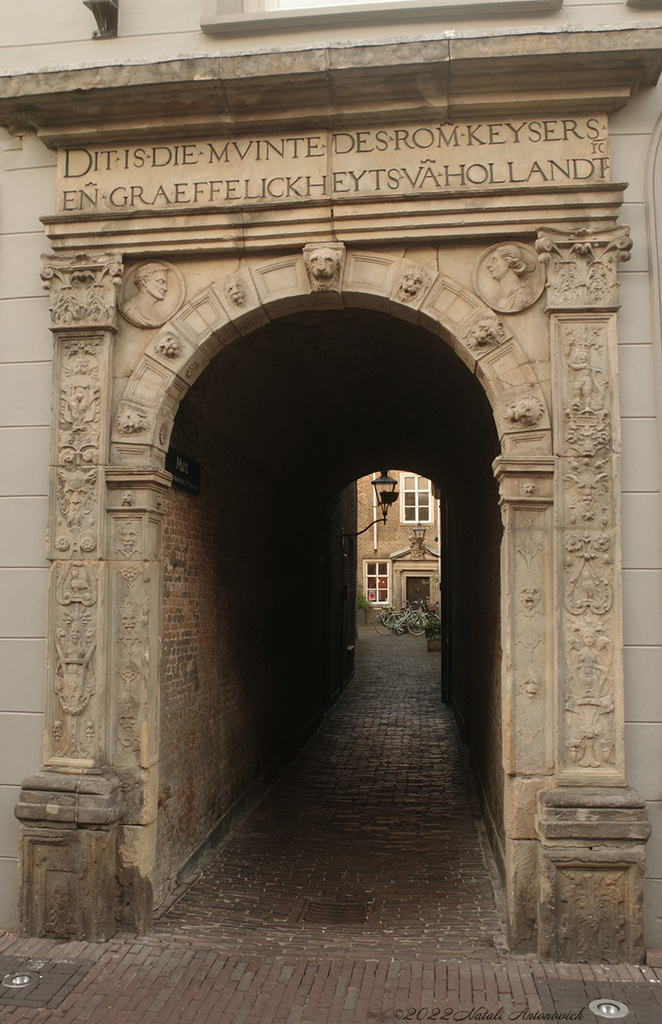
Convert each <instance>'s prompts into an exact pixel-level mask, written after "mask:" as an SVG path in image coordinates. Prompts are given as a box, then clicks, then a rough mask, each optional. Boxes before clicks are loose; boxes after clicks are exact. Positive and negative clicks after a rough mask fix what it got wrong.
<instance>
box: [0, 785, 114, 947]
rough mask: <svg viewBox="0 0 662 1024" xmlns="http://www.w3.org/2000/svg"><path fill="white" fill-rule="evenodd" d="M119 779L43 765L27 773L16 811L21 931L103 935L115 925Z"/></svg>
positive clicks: (89, 936)
mask: <svg viewBox="0 0 662 1024" xmlns="http://www.w3.org/2000/svg"><path fill="white" fill-rule="evenodd" d="M121 810H122V791H121V789H120V783H119V780H118V779H117V778H116V777H115V776H113V775H112V774H110V773H84V774H81V773H78V772H76V773H73V772H71V773H70V772H60V771H57V770H55V769H45V770H44V771H42V772H39V773H38V774H37V775H33V776H31V777H30V778H29V779H26V780H25V781H24V783H23V786H22V788H21V795H20V798H19V803H18V805H17V807H16V812H15V813H16V817H17V818H18V819H19V820H20V821H21V830H20V840H19V885H20V890H19V927H20V932H21V934H22V935H35V936H48V937H51V938H57V939H86V940H88V941H91V942H103V941H106V940H107V939H110V938H112V936H113V935H114V934H115V929H116V906H117V882H116V871H117V828H118V826H117V823H118V821H119V818H120V816H121Z"/></svg>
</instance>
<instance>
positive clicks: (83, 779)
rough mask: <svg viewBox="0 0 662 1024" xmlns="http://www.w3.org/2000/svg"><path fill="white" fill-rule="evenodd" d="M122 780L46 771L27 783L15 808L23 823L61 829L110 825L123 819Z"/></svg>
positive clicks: (102, 776)
mask: <svg viewBox="0 0 662 1024" xmlns="http://www.w3.org/2000/svg"><path fill="white" fill-rule="evenodd" d="M122 803H123V799H122V789H121V786H120V781H119V779H118V778H117V777H116V776H115V775H113V774H111V773H110V772H106V773H98V774H97V773H95V774H92V773H89V774H87V773H86V774H78V773H76V774H74V773H68V772H67V773H64V772H58V771H54V770H49V769H44V770H43V771H41V772H37V773H36V774H35V775H31V776H30V777H29V778H27V779H25V780H24V782H23V785H22V786H21V792H20V796H19V800H18V804H17V805H16V808H15V812H14V813H15V814H16V817H17V818H18V819H19V821H23V822H29V823H32V824H34V823H36V822H44V823H46V824H51V823H52V824H56V823H57V824H58V825H60V826H61V825H63V824H64V825H67V824H69V825H72V826H78V825H110V824H113V823H114V822H116V821H119V819H120V817H121V815H122Z"/></svg>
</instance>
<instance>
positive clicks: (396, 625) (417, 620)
mask: <svg viewBox="0 0 662 1024" xmlns="http://www.w3.org/2000/svg"><path fill="white" fill-rule="evenodd" d="M426 614H427V613H426V612H424V611H423V609H422V608H420V607H419V608H411V607H410V608H403V609H402V610H401V611H400V612H396V610H395V608H382V610H381V611H380V612H379V614H378V616H377V618H376V619H375V622H374V626H375V630H376V631H377V632H378V633H379V634H380V636H387V635H388V634H389V633H393V634H394V635H395V636H402V634H403V633H411V635H412V636H423V633H424V632H425V618H424V616H425V615H426Z"/></svg>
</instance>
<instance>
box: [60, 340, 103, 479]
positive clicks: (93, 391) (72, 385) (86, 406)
mask: <svg viewBox="0 0 662 1024" xmlns="http://www.w3.org/2000/svg"><path fill="white" fill-rule="evenodd" d="M101 351H102V342H100V341H98V340H95V339H85V340H77V339H66V340H63V342H62V345H61V357H60V358H61V362H60V398H59V435H58V462H59V463H60V465H64V466H89V465H94V464H95V463H97V462H98V460H99V430H100V417H101V365H100V361H101Z"/></svg>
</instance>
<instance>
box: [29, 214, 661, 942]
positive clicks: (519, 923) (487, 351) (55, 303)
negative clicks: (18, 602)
mask: <svg viewBox="0 0 662 1024" xmlns="http://www.w3.org/2000/svg"><path fill="white" fill-rule="evenodd" d="M502 248H504V249H506V248H507V246H503V247H502ZM517 248H518V251H519V254H520V256H522V257H526V258H528V259H531V258H532V257H531V255H530V254H531V253H532V252H533V250H530V249H529V247H528V246H526V245H525V244H523V243H520V244H519V245H518V246H517ZM628 248H629V240H628V238H627V234H626V233H625V232H624V231H621V230H618V229H616V230H613V231H609V232H604V233H600V234H597V233H595V234H588V233H586V232H579V233H576V234H572V235H566V234H563V233H560V232H558V231H554V230H549V231H543V232H541V233H540V236H539V238H538V241H537V250H538V255H539V258H540V260H541V261H542V263H541V267H545V268H546V270H547V284H546V288H547V304H546V312H545V311H544V309H542V308H541V311H540V314H539V320H540V327H539V329H540V330H543V331H544V332H545V334H546V336H547V337H548V340H549V360H548V364H547V365H548V369H549V372H550V373H551V380H552V390H551V392H548V394H547V395H546V393H545V388H544V386H543V383H544V381H545V373H542V374H541V373H540V363H538V366H537V367H536V368H535V369H534V367H533V366H532V363H531V360H530V359H528V358H527V356H526V355H525V354H524V352H523V351H522V348H521V347H520V345H519V344H518V342H517V341H516V339H515V337H514V335H513V333H511V330H510V328H509V326H507V325H506V323H505V317H504V319H501V318H500V317H499V316H497V315H496V314H495V312H494V310H493V309H492V308H490V307H488V306H487V305H486V304H485V303H484V302H483V301H482V300H481V299H480V298H479V297H478V296H477V295H476V294H475V292H473V291H471V290H468V289H466V288H463V287H461V286H460V285H458V284H457V283H455V282H454V281H453V280H452V279H451V278H449V277H448V276H446V275H445V274H444V273H441V272H433V271H432V270H431V269H430V267H429V266H425V265H423V264H415V263H414V262H413V261H412V260H411V259H408V258H406V257H405V258H403V257H402V256H401V255H399V254H395V253H393V251H392V250H389V248H388V247H385V248H383V249H381V250H380V251H379V252H376V251H368V250H364V249H358V248H357V249H354V248H352V249H350V248H349V247H348V248H346V247H345V246H344V245H342V244H341V243H334V244H327V245H319V244H312V245H309V246H306V247H305V248H304V250H303V251H302V252H299V253H291V254H289V255H285V256H282V255H281V256H277V257H276V258H252V259H244V260H243V261H242V263H241V266H240V268H239V270H238V271H234V272H233V273H232V274H230V275H225V276H224V277H221V278H220V279H219V280H217V281H215V282H214V283H213V284H212V285H211V286H210V287H208V288H206V289H204V290H203V291H201V292H200V293H198V294H197V295H195V296H194V297H193V298H192V299H191V301H189V302H188V303H186V304H185V305H183V306H182V307H181V308H180V309H179V310H178V312H177V313H176V314H175V315H174V316H173V317H171V318H170V319H169V320H168V321H167V323H166V324H165V325H164V326H163V327H162V328H161V329H160V330H152V331H151V332H150V333H149V340H148V342H147V345H146V348H145V351H144V353H143V354H142V356H141V357H140V358H139V359H138V361H137V362H136V364H135V366H134V367H133V369H132V372H131V375H130V378H129V380H128V382H127V383H126V384H125V385H124V386H123V387H122V389H121V392H120V399H119V404H118V406H117V408H116V410H115V411H114V412H113V414H112V418H111V411H110V410H111V402H112V398H111V388H112V383H113V341H114V335H115V332H116V330H117V326H118V319H117V295H118V290H119V289H120V285H121V280H122V275H121V271H122V266H121V256H120V254H114V255H110V256H106V255H103V256H96V255H95V256H90V257H85V256H82V255H80V254H78V255H76V256H75V257H74V258H73V259H70V258H67V257H59V258H58V257H55V258H48V259H47V260H46V263H45V269H44V279H45V282H46V285H47V287H48V288H49V290H50V294H51V308H52V315H53V330H54V332H55V335H56V339H57V357H56V364H55V380H56V396H57V403H56V409H57V421H56V424H55V429H54V436H53V455H54V458H53V470H52V473H53V477H52V526H51V536H50V544H51V559H52V565H51V577H50V579H51V583H50V620H49V621H50V636H49V668H48V673H49V684H48V689H47V695H48V703H47V729H46V758H45V764H46V767H45V768H44V770H43V771H42V772H41V773H39V774H38V775H37V776H34V777H33V778H31V779H28V780H26V781H25V783H24V785H23V790H22V793H21V801H20V804H19V808H18V814H19V817H20V818H21V820H22V822H23V829H22V845H21V871H22V905H21V915H22V926H23V929H24V930H25V931H26V932H28V933H36V934H44V933H49V934H56V935H61V936H64V935H79V936H82V935H86V936H88V937H93V938H104V937H107V936H109V935H111V934H112V933H113V930H114V927H115V925H114V922H115V918H116V916H117V914H118V913H119V911H118V908H117V907H116V906H115V902H114V899H113V893H114V891H115V876H116V875H117V876H118V878H119V881H120V887H121V890H122V893H121V899H122V901H123V910H122V913H123V915H124V917H125V919H128V920H130V921H132V922H133V923H134V924H136V925H138V926H139V927H146V926H148V923H149V920H150V913H151V902H150V900H151V886H150V879H151V876H152V873H153V869H154V863H153V858H154V849H155V831H156V784H157V783H156V780H157V771H158V756H159V754H158V746H159V738H158V706H159V705H158V687H159V658H158V638H159V634H160V614H161V613H160V607H161V606H160V600H161V598H160V566H159V525H160V517H161V512H162V507H163V499H162V495H163V491H164V488H166V487H168V485H169V476H168V474H166V473H165V471H164V469H163V462H164V458H165V453H166V450H167V448H168V442H169V437H170V431H171V427H172V423H173V419H174V416H175V413H176V410H177V406H178V403H179V401H180V400H181V398H182V397H183V395H184V394H185V392H186V390H187V389H188V388H189V387H190V385H191V384H192V383H193V382H194V381H195V380H196V378H197V377H198V376H199V375H200V374H201V373H203V372H204V370H205V368H206V366H207V365H208V363H209V361H210V360H211V359H212V358H213V357H214V355H215V354H216V353H217V352H218V351H219V350H220V349H221V348H222V347H223V346H225V345H227V344H241V335H243V334H246V333H249V332H250V331H251V330H254V329H255V327H256V326H257V325H259V324H262V323H264V322H265V319H266V318H267V317H269V318H273V317H277V316H278V315H279V314H280V313H281V312H282V311H283V310H287V311H288V312H294V311H297V310H308V309H310V308H318V309H332V308H339V307H341V306H342V305H343V304H344V303H346V302H349V303H351V304H353V305H359V306H360V305H362V304H366V305H367V304H369V305H370V306H371V307H372V308H375V307H378V308H382V309H388V310H389V311H390V312H391V313H392V315H394V316H399V317H402V318H404V319H411V318H416V319H417V320H418V322H419V323H421V324H423V325H425V326H427V327H428V328H429V329H430V330H431V331H434V332H435V333H436V334H437V335H439V336H440V337H439V344H440V345H443V344H447V343H450V344H452V345H453V346H454V348H455V350H456V352H457V353H458V355H459V356H460V357H461V358H462V360H463V361H464V362H465V363H467V364H468V365H469V366H470V367H471V368H472V369H473V371H474V373H476V374H477V375H478V377H479V379H480V380H481V382H482V383H483V386H484V387H485V390H486V392H487V394H488V396H489V399H490V402H491V404H492V409H493V412H494V417H495V421H496V423H497V425H498V429H499V434H500V437H501V448H502V454H501V456H500V457H499V458H498V459H497V460H496V463H495V467H494V468H495V473H496V475H497V477H498V480H499V482H500V486H501V495H502V514H503V521H504V526H505V533H504V540H503V597H502V613H503V623H504V636H503V639H504V650H505V659H504V669H503V702H504V710H505V715H504V749H505V770H506V779H507V783H506V821H505V829H506V836H507V841H506V876H507V898H508V908H509V926H510V935H511V940H512V942H513V945H515V946H517V947H519V948H531V947H532V946H534V945H535V943H536V941H537V942H538V945H539V948H540V951H541V953H542V954H543V955H545V956H551V957H560V958H563V959H568V958H570V959H573V958H577V957H583V956H594V957H595V956H598V955H599V956H601V957H611V958H617V959H626V960H627V959H632V958H636V957H638V956H639V955H640V953H641V949H642V924H641V905H640V904H641V886H642V874H643V842H644V841H645V839H646V836H647V829H648V827H647V824H646V819H645V814H644V811H643V807H642V804H641V802H640V801H639V800H638V799H637V797H636V795H635V794H634V793H633V792H632V791H631V790H629V789H628V788H627V787H626V785H625V775H624V760H623V732H624V729H623V697H622V666H621V639H620V629H621V625H620V622H621V616H620V574H619V530H618V506H617V501H616V496H617V494H618V481H619V465H618V461H619V457H618V415H617V404H616V403H617V387H616V375H615V365H616V364H615V342H616V335H615V318H616V304H617V292H616V289H617V285H616V271H617V266H618V263H619V261H620V260H623V259H627V258H628ZM483 258H484V254H481V255H480V256H479V263H480V260H482V259H483ZM148 265H151V266H152V267H153V266H154V263H153V262H152V264H148ZM527 265H528V266H529V271H528V273H529V275H530V277H531V278H532V281H534V282H535V279H536V275H538V274H541V273H542V271H541V270H539V268H538V267H536V268H535V269H534V267H533V263H528V264H527ZM159 266H160V267H161V270H162V273H163V274H164V275H165V276H166V278H168V277H172V278H173V279H175V278H177V270H176V268H175V267H174V266H173V265H172V264H170V263H168V262H165V261H162V262H160V264H159ZM184 272H185V268H184ZM134 277H135V275H134ZM126 294H127V293H126V292H121V291H120V295H124V296H126ZM123 301H128V299H126V298H125V299H124V300H123ZM510 323H512V318H511V319H510ZM547 325H549V327H547ZM443 339H448V341H446V340H443ZM548 396H550V397H548ZM81 893H83V898H81Z"/></svg>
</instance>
